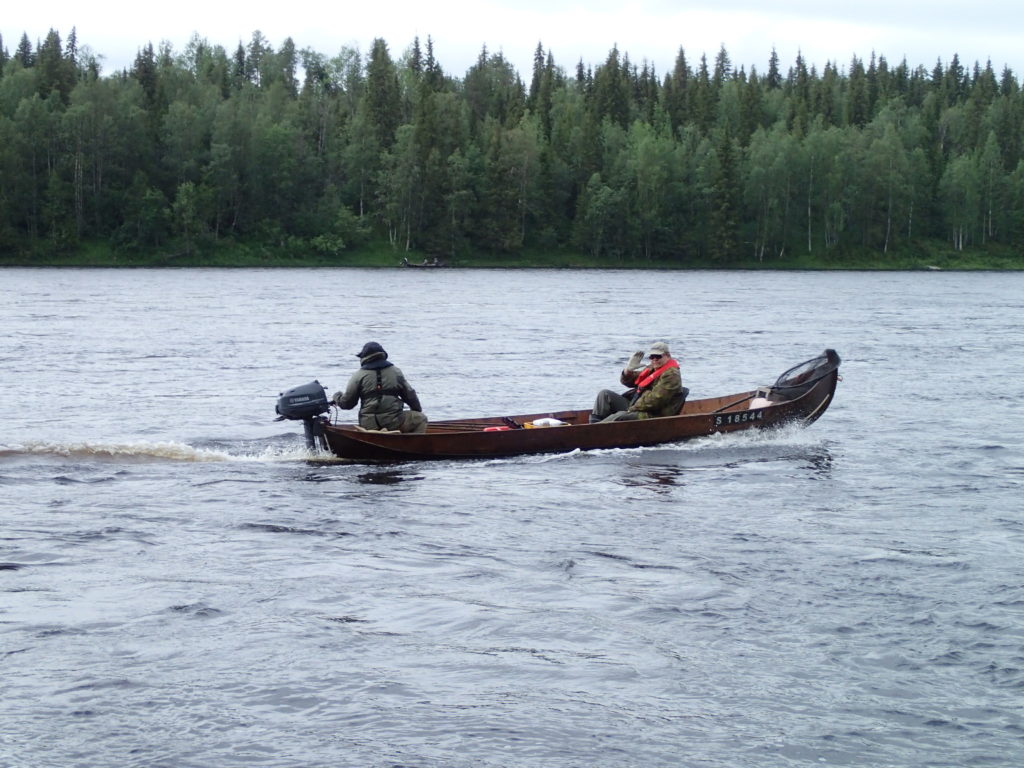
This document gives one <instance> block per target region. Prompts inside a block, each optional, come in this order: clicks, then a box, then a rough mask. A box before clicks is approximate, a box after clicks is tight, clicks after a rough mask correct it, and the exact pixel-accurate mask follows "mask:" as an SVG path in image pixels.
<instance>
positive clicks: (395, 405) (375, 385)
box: [333, 355, 423, 429]
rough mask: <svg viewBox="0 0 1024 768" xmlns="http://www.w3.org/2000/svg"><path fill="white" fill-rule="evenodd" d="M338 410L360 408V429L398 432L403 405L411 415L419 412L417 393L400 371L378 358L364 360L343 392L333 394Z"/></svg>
mask: <svg viewBox="0 0 1024 768" xmlns="http://www.w3.org/2000/svg"><path fill="white" fill-rule="evenodd" d="M333 399H334V402H335V403H337V404H338V407H339V408H344V409H346V410H347V409H349V408H355V406H356V403H361V405H360V407H359V426H361V427H362V428H363V429H398V427H399V425H400V424H401V421H402V407H403V403H407V404H408V405H409V408H410V409H412V410H414V411H422V410H423V408H422V407H421V406H420V399H419V397H418V396H417V395H416V390H415V389H413V388H412V386H410V384H409V382H408V381H406V379H405V376H404V375H403V374H402V371H401V369H400V368H399V367H398V366H397V365H394V364H393V363H389V362H388V361H387V359H385V358H384V357H383V356H381V355H371V356H370V357H366V358H363V361H362V366H361V367H360V369H359V370H358V371H356V372H355V373H353V374H352V378H350V379H349V380H348V386H347V387H345V391H344V392H340V391H339V392H336V393H335V394H334V398H333Z"/></svg>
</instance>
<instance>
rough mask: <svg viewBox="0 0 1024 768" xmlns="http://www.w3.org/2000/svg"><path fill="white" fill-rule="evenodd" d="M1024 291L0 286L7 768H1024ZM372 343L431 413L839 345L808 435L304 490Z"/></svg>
mask: <svg viewBox="0 0 1024 768" xmlns="http://www.w3.org/2000/svg"><path fill="white" fill-rule="evenodd" d="M1022 320H1024V275H1022V274H998V273H961V274H954V273H945V272H928V273H900V274H887V273H843V274H827V273H764V272H632V271H624V272H619V271H569V270H566V271H499V270H487V271H483V270H482V271H461V270H454V269H452V270H436V271H433V270H400V269H394V270H124V271H120V270H64V269H60V270H22V269H6V270H0V321H2V328H3V334H2V336H0V376H2V380H0V385H2V386H0V412H2V413H3V426H2V427H0V522H2V535H0V685H2V696H0V765H3V766H11V767H12V768H21V767H22V766H24V767H25V768H39V767H41V766H60V767H61V768H69V767H70V766H82V767H86V766H88V767H90V768H93V767H95V766H140V767H141V766H146V767H147V768H151V767H153V766H167V767H168V768H171V767H173V768H185V767H194V768H200V767H207V766H218V767H219V768H229V767H233V766H238V767H242V766H245V767H247V768H249V767H251V766H282V767H284V766H324V767H328V766H330V767H336V766H409V767H411V766H420V767H440V766H445V767H448V766H452V767H455V768H463V767H465V768H469V767H471V766H472V767H473V768H491V767H492V768H498V767H505V766H538V767H539V766H545V767H547V766H581V767H587V766H608V767H612V766H615V767H620V766H638V767H650V766H722V767H723V768H726V767H728V768H736V767H737V766H751V767H755V766H756V767H757V768H762V767H764V766H809V765H816V766H817V765H830V766H839V765H845V766H929V767H936V766H1016V765H1021V764H1022V763H1024V719H1022V713H1024V561H1022V553H1024V511H1022V503H1021V499H1022V490H1024V455H1022V450H1021V446H1022V443H1024V439H1022V438H1024V407H1022V405H1021V402H1022V397H1021V394H1020V389H1021V382H1022V381H1024V354H1022V340H1024V339H1022V330H1021V326H1022ZM369 340H376V341H379V342H381V343H382V344H383V345H384V346H385V347H386V348H387V349H388V351H389V352H390V355H391V359H392V360H393V361H394V362H395V363H397V364H398V365H399V366H400V367H401V368H402V369H403V370H404V371H405V373H406V375H407V377H408V378H409V379H410V381H411V382H412V383H413V385H414V386H415V387H416V389H417V390H418V392H419V394H420V397H421V400H422V401H423V404H424V408H425V410H426V412H427V414H428V416H430V417H433V418H443V417H455V416H473V415H498V414H506V413H526V412H531V411H535V410H547V409H551V408H576V407H589V405H590V404H591V403H592V401H593V397H594V394H595V393H596V392H597V390H599V389H601V388H603V387H609V386H615V385H616V384H617V370H618V368H619V367H621V365H622V364H623V362H624V361H625V359H626V358H627V357H628V356H629V354H630V353H631V352H632V351H633V350H634V349H643V348H644V345H646V344H648V343H650V342H651V341H655V340H664V341H667V342H668V343H669V344H670V345H671V347H672V349H673V352H674V353H675V354H676V355H677V356H678V357H679V358H680V359H681V365H682V369H683V378H684V383H686V384H687V385H688V386H689V387H690V388H691V390H692V392H691V397H694V398H696V397H702V396H711V395H718V394H726V393H728V392H734V391H741V390H744V389H747V388H750V387H752V386H755V385H758V384H768V383H771V382H772V381H774V379H775V378H776V377H777V376H778V375H779V374H780V373H782V372H783V370H785V369H786V368H789V367H790V366H792V365H795V364H796V363H798V362H801V361H803V360H805V359H807V358H810V357H813V356H814V355H816V354H818V353H820V352H821V351H822V350H823V349H824V348H826V347H834V348H835V349H836V350H837V351H838V352H839V353H840V355H842V357H843V367H842V369H841V372H842V374H843V381H842V382H841V383H840V385H839V389H838V391H837V394H836V399H835V401H834V403H833V405H832V406H831V407H830V409H829V410H828V412H827V413H825V414H824V416H823V417H822V418H821V420H820V421H818V422H817V423H816V424H814V425H813V426H811V427H810V428H808V429H805V430H798V429H792V430H785V431H783V432H781V433H775V434H767V435H764V434H762V435H755V434H737V435H731V436H717V437H710V438H707V439H702V440H698V441H695V442H690V443H685V444H680V445H672V446H666V447H659V448H649V449H642V450H624V451H604V452H594V453H578V452H577V453H570V454H565V455H553V456H541V457H529V458H518V459H503V460H492V461H467V462H437V463H409V464H401V465H391V466H368V465H355V464H349V463H343V462H338V461H314V460H310V458H311V457H310V456H309V455H307V454H306V452H305V448H304V443H303V440H302V436H301V431H302V430H301V426H300V425H297V424H294V423H288V422H282V423H277V422H274V421H273V420H272V419H273V417H274V404H275V401H276V398H277V396H278V394H279V393H280V392H281V391H282V390H283V389H286V388H289V387H292V386H297V385H299V384H303V383H306V382H308V381H310V380H312V379H313V378H318V379H319V380H320V381H321V382H323V383H324V384H325V385H326V386H327V387H328V390H329V391H330V392H333V391H334V390H335V389H337V388H340V387H341V386H343V384H344V382H345V381H346V380H347V378H348V376H349V375H350V374H351V372H352V371H353V370H354V368H355V365H356V358H355V356H354V355H355V353H356V352H357V351H358V350H359V348H360V347H361V346H362V344H363V343H364V342H365V341H369Z"/></svg>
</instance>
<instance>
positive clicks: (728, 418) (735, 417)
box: [715, 410, 764, 427]
mask: <svg viewBox="0 0 1024 768" xmlns="http://www.w3.org/2000/svg"><path fill="white" fill-rule="evenodd" d="M763 419H764V411H763V410H757V411H743V412H741V413H722V414H719V415H718V416H715V426H716V427H722V426H725V425H727V424H746V423H747V422H748V421H761V420H763Z"/></svg>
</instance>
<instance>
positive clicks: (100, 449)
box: [0, 440, 323, 462]
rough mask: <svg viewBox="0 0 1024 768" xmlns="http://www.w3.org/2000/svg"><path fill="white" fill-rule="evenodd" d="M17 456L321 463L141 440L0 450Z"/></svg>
mask: <svg viewBox="0 0 1024 768" xmlns="http://www.w3.org/2000/svg"><path fill="white" fill-rule="evenodd" d="M19 456H55V457H63V458H73V459H101V460H102V459H129V460H130V459H136V460H154V461H180V462H219V461H241V462H245V461H269V462H277V461H309V460H314V459H322V458H323V457H322V456H321V455H319V454H313V453H310V452H309V451H308V450H306V448H305V446H294V445H288V446H281V445H275V446H265V447H262V448H261V449H259V450H256V451H250V452H244V451H243V452H238V453H232V452H229V451H226V450H223V449H214V448H197V447H195V446H192V445H188V444H187V443H179V442H175V441H165V442H149V441H145V440H140V441H132V442H125V443H117V442H109V443H108V442H93V441H80V442H68V443H60V442H47V441H39V442H28V443H24V444H21V445H16V446H0V459H2V458H16V457H19Z"/></svg>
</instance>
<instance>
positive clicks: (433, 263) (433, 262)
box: [402, 256, 448, 269]
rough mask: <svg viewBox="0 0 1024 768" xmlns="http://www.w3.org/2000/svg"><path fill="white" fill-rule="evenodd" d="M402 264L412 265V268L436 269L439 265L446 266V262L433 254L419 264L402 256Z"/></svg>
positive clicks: (405, 265)
mask: <svg viewBox="0 0 1024 768" xmlns="http://www.w3.org/2000/svg"><path fill="white" fill-rule="evenodd" d="M402 266H403V267H413V268H414V269H438V268H440V267H447V266H448V264H447V263H446V262H444V261H441V260H440V259H439V258H437V257H436V256H435V257H434V258H433V259H424V260H423V261H422V262H420V263H419V264H416V263H415V262H412V261H409V259H407V258H403V259H402Z"/></svg>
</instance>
